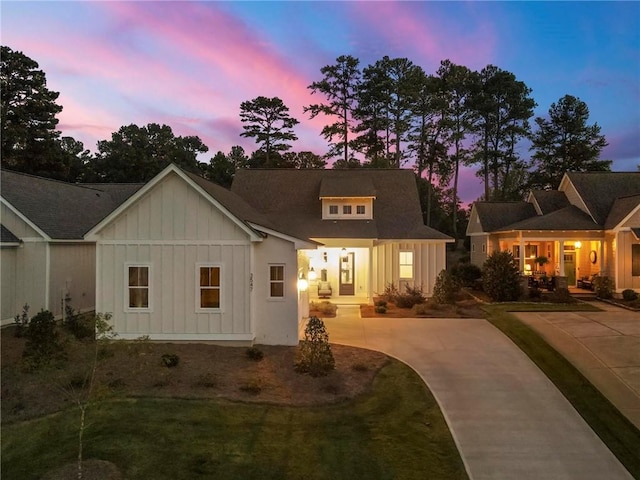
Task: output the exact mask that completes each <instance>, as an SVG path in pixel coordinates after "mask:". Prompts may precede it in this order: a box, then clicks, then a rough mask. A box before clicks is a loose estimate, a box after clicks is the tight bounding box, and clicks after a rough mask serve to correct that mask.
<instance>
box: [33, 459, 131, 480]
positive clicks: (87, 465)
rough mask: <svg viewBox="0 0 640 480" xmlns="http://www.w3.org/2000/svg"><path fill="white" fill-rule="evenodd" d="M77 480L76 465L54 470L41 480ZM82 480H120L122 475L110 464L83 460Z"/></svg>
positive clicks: (71, 464) (101, 461)
mask: <svg viewBox="0 0 640 480" xmlns="http://www.w3.org/2000/svg"><path fill="white" fill-rule="evenodd" d="M77 478H78V464H77V463H70V464H68V465H65V466H64V467H61V468H59V469H57V470H54V471H52V472H50V473H48V474H46V475H45V476H44V477H42V480H75V479H77ZM82 478H83V480H121V479H122V474H121V473H120V471H119V470H118V467H116V466H115V465H114V464H113V463H111V462H106V461H104V460H93V459H92V460H85V461H83V462H82Z"/></svg>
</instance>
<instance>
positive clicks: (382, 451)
mask: <svg viewBox="0 0 640 480" xmlns="http://www.w3.org/2000/svg"><path fill="white" fill-rule="evenodd" d="M77 420H78V414H77V411H76V410H74V409H67V410H65V411H63V412H61V413H56V414H52V415H48V416H44V417H40V418H36V419H33V420H28V421H22V422H17V423H13V424H10V425H5V426H3V429H2V478H7V479H9V478H19V479H23V480H27V479H39V478H41V477H42V476H43V475H45V474H46V473H47V472H50V471H52V470H55V469H57V468H60V467H61V466H63V465H65V464H69V463H72V462H73V461H74V460H75V458H76V456H77ZM88 422H89V425H88V427H87V429H86V431H85V455H84V457H85V458H87V459H89V458H96V459H101V460H106V461H109V462H111V463H112V464H115V465H116V466H117V467H118V469H119V470H120V472H121V473H122V475H123V478H126V479H132V480H135V479H145V480H146V479H150V478H153V479H172V480H173V479H196V478H215V479H220V480H223V479H239V478H242V479H247V480H250V479H260V480H268V479H278V480H280V479H301V478H305V479H332V480H333V479H349V480H352V479H416V480H418V479H425V478H428V479H466V478H467V475H466V472H465V469H464V466H463V463H462V461H461V459H460V456H459V453H458V451H457V449H456V447H455V444H454V442H453V440H452V437H451V434H450V433H449V430H448V428H447V425H446V423H445V421H444V418H443V416H442V414H441V412H440V410H439V408H438V405H437V403H436V402H435V400H434V398H433V397H432V395H431V393H430V392H429V390H428V389H427V388H426V386H425V385H424V382H422V380H421V379H420V378H419V377H418V375H417V374H416V373H415V372H414V371H413V370H411V369H410V368H409V367H407V366H406V365H404V364H402V363H400V362H398V361H395V360H392V361H390V363H389V364H388V365H387V366H385V367H384V368H383V369H382V370H381V371H380V372H379V373H378V375H377V376H376V378H375V380H374V382H373V385H372V388H371V390H370V391H369V392H367V393H364V394H361V395H360V396H359V397H356V398H355V399H354V400H351V401H344V402H341V403H337V404H333V405H319V406H306V407H293V406H286V405H275V404H264V403H244V402H231V401H228V400H222V399H193V400H189V399H175V398H119V399H117V398H115V399H113V398H112V399H109V400H105V401H103V402H101V403H99V404H96V405H93V406H91V407H90V410H89V413H88Z"/></svg>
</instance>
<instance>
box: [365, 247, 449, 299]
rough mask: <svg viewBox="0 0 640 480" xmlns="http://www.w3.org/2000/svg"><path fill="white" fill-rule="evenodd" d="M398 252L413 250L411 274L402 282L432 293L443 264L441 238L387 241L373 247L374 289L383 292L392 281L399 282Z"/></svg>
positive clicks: (444, 255)
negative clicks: (432, 240)
mask: <svg viewBox="0 0 640 480" xmlns="http://www.w3.org/2000/svg"><path fill="white" fill-rule="evenodd" d="M400 252H413V263H414V278H413V279H412V280H409V281H407V280H405V279H403V280H402V281H403V284H404V283H409V284H410V285H411V286H417V287H419V288H422V291H423V292H424V294H425V295H427V296H431V295H433V286H434V285H435V282H436V277H437V276H438V274H439V273H440V271H442V270H444V269H445V268H446V251H445V244H444V242H389V243H385V244H381V245H377V246H375V247H374V248H373V291H374V293H382V292H383V291H384V289H385V287H386V286H387V285H388V283H390V282H391V281H392V282H393V283H394V285H395V286H396V287H398V286H400V280H401V279H400V262H399V259H400Z"/></svg>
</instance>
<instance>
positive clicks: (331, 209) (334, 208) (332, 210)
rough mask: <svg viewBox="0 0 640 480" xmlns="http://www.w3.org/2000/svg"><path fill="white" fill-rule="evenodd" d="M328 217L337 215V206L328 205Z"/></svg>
mask: <svg viewBox="0 0 640 480" xmlns="http://www.w3.org/2000/svg"><path fill="white" fill-rule="evenodd" d="M329 215H338V205H329Z"/></svg>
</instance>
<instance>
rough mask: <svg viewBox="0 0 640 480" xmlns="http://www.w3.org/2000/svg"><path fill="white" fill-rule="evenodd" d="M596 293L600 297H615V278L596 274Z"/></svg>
mask: <svg viewBox="0 0 640 480" xmlns="http://www.w3.org/2000/svg"><path fill="white" fill-rule="evenodd" d="M593 283H594V289H595V292H596V295H597V296H598V297H600V298H612V297H613V289H614V284H613V279H612V278H611V277H601V276H599V275H598V276H596V277H595V278H594V280H593Z"/></svg>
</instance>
